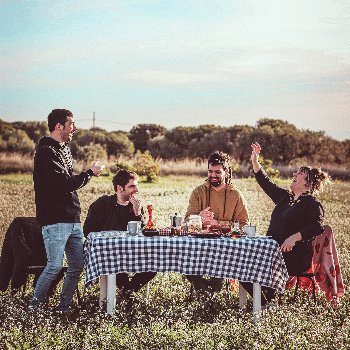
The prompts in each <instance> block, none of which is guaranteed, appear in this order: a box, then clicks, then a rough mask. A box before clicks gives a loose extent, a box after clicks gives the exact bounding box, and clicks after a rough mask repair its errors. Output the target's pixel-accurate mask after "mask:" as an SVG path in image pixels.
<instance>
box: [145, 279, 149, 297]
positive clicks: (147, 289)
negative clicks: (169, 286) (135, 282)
mask: <svg viewBox="0 0 350 350" xmlns="http://www.w3.org/2000/svg"><path fill="white" fill-rule="evenodd" d="M146 297H147V300H149V282H147V286H146Z"/></svg>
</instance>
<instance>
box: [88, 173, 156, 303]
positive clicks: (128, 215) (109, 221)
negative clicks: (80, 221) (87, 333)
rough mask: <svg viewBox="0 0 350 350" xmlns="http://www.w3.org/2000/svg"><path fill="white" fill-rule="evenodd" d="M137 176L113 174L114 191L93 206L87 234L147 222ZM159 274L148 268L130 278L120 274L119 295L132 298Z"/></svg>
mask: <svg viewBox="0 0 350 350" xmlns="http://www.w3.org/2000/svg"><path fill="white" fill-rule="evenodd" d="M137 181H138V175H137V174H136V173H135V172H132V171H129V170H126V169H122V170H119V171H118V172H117V174H116V175H115V176H114V177H113V180H112V182H113V186H114V190H115V194H114V195H111V196H108V195H105V196H102V197H100V198H98V199H97V200H96V201H95V202H94V203H92V204H91V205H90V208H89V211H88V214H87V217H86V220H85V223H84V235H85V237H87V236H88V234H89V233H90V232H99V231H110V230H112V231H114V230H115V231H126V230H127V227H128V222H129V221H141V225H142V226H143V225H144V213H143V208H142V207H141V201H140V199H138V198H137V197H136V194H137V193H138V191H139V189H138V183H137ZM156 274H157V273H156V272H152V271H148V272H142V273H136V274H135V275H134V276H133V277H132V278H131V280H129V276H128V274H127V273H119V274H117V277H116V283H117V286H118V288H119V289H120V291H121V292H120V295H119V297H122V298H127V299H129V298H130V297H131V296H133V295H134V293H135V292H138V291H139V290H140V289H141V288H142V287H143V286H144V285H145V284H147V282H149V281H150V280H151V279H152V278H153V277H154V276H155V275H156Z"/></svg>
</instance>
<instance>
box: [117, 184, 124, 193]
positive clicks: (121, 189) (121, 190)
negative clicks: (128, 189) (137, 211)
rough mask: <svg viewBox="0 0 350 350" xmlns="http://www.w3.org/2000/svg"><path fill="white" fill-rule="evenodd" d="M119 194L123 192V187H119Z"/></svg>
mask: <svg viewBox="0 0 350 350" xmlns="http://www.w3.org/2000/svg"><path fill="white" fill-rule="evenodd" d="M117 192H119V193H120V192H123V187H122V186H120V185H117Z"/></svg>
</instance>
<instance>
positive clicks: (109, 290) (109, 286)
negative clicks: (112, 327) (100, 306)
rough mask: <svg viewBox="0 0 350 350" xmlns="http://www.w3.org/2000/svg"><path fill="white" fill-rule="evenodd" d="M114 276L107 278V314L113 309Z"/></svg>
mask: <svg viewBox="0 0 350 350" xmlns="http://www.w3.org/2000/svg"><path fill="white" fill-rule="evenodd" d="M115 289H116V275H108V276H107V314H112V313H113V309H114V308H115Z"/></svg>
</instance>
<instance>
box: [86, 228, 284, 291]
mask: <svg viewBox="0 0 350 350" xmlns="http://www.w3.org/2000/svg"><path fill="white" fill-rule="evenodd" d="M84 253H85V268H86V278H85V287H86V288H87V289H89V288H91V286H92V284H93V282H94V281H95V280H96V279H97V278H99V277H100V276H101V275H112V274H118V273H121V272H128V273H136V272H146V271H155V272H176V273H180V274H184V275H207V276H212V277H222V278H231V279H235V280H238V281H242V282H251V283H258V284H260V285H261V286H266V287H271V288H274V289H276V290H278V291H280V292H283V291H284V288H285V284H286V281H287V279H288V273H287V269H286V266H285V263H284V260H283V257H282V254H281V250H280V247H279V245H278V243H277V242H276V241H274V240H272V239H268V238H263V237H262V238H248V237H247V238H241V239H231V238H215V239H213V238H208V239H207V238H194V237H191V236H183V237H167V236H157V237H144V236H129V235H126V233H125V232H117V231H105V232H91V233H90V234H89V236H88V238H87V239H86V241H85V244H84Z"/></svg>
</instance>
